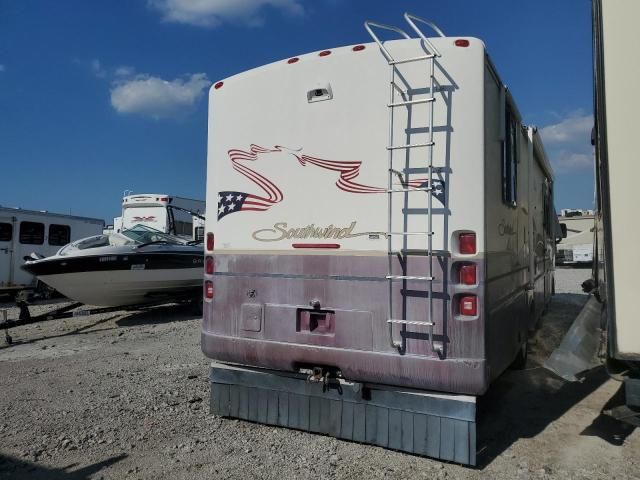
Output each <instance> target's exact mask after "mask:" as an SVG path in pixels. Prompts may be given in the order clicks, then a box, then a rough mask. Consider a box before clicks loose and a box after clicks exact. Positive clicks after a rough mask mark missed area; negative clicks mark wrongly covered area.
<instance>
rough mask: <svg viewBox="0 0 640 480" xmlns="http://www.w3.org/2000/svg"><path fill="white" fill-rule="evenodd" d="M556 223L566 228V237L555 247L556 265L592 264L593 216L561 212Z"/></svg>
mask: <svg viewBox="0 0 640 480" xmlns="http://www.w3.org/2000/svg"><path fill="white" fill-rule="evenodd" d="M558 222H560V224H564V225H565V226H566V232H567V236H566V237H565V238H563V239H562V240H561V241H560V243H558V245H557V246H556V264H558V265H570V264H572V265H576V264H590V263H591V262H593V240H594V216H593V214H591V215H588V214H584V215H583V214H579V215H574V214H572V213H571V212H567V211H565V210H563V215H561V216H559V217H558Z"/></svg>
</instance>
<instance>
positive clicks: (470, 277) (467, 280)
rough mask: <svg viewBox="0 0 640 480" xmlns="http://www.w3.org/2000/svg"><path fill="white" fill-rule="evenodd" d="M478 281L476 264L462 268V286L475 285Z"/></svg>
mask: <svg viewBox="0 0 640 480" xmlns="http://www.w3.org/2000/svg"><path fill="white" fill-rule="evenodd" d="M476 281H477V276H476V265H475V263H472V264H469V265H463V266H462V267H460V283H461V284H462V285H475V284H476Z"/></svg>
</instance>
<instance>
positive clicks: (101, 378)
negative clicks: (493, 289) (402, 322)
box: [0, 269, 640, 480]
mask: <svg viewBox="0 0 640 480" xmlns="http://www.w3.org/2000/svg"><path fill="white" fill-rule="evenodd" d="M588 276H589V271H588V270H573V269H560V270H558V272H557V283H556V291H557V293H558V294H557V295H556V297H555V298H554V300H553V302H552V304H551V305H550V308H549V313H548V314H547V315H546V316H545V318H544V321H543V326H542V328H541V329H540V331H539V332H538V333H537V335H536V336H535V337H534V338H533V340H532V344H531V350H530V356H529V363H528V365H527V369H526V370H524V371H508V372H506V373H505V374H504V375H503V376H502V377H501V378H499V379H498V380H497V381H496V382H495V384H494V385H493V386H492V388H491V389H490V391H489V392H488V393H487V394H486V395H485V396H484V397H482V398H481V399H480V401H479V407H480V412H479V416H480V425H479V432H480V440H479V444H480V448H481V453H480V461H481V465H480V466H479V467H478V468H476V469H470V468H465V467H462V466H459V465H454V464H447V463H443V462H438V461H434V460H430V459H427V458H421V457H417V456H413V455H406V454H402V453H399V452H394V451H390V450H385V449H383V448H379V447H372V446H367V445H360V444H355V443H350V442H344V441H340V440H336V439H333V438H329V437H324V436H320V435H313V434H307V433H303V432H297V431H292V430H287V429H282V428H274V427H268V426H264V425H257V424H252V423H248V422H243V421H237V420H229V419H223V418H219V417H215V416H212V415H210V414H209V413H208V406H207V405H208V404H207V402H208V393H209V390H208V382H207V369H208V362H207V360H206V359H205V358H203V356H202V354H201V352H200V346H199V340H200V338H199V328H200V322H199V320H198V319H197V318H194V317H193V316H191V315H190V314H189V313H188V312H185V311H184V309H181V308H179V307H176V306H167V307H161V308H156V309H154V310H151V311H147V312H144V313H139V312H138V313H135V312H117V313H111V314H104V315H97V316H92V317H86V318H82V317H77V318H72V319H66V320H54V321H49V322H43V323H39V324H35V325H29V326H24V327H19V328H15V329H14V330H13V331H12V335H13V337H14V345H12V346H8V347H7V346H1V347H0V478H1V479H5V478H6V479H38V478H47V479H49V478H60V479H73V480H79V479H85V478H87V479H88V478H91V479H99V478H104V479H116V478H131V479H138V478H139V479H162V478H166V479H196V478H208V479H209V478H224V479H247V478H264V479H278V480H281V479H289V478H313V479H323V478H347V479H356V478H408V477H412V478H425V479H426V478H430V479H432V478H438V479H443V478H449V479H462V478H465V479H467V478H468V479H479V478H489V479H505V480H506V479H509V480H511V479H552V478H560V479H572V480H573V479H599V478H602V479H605V478H606V479H612V478H616V479H627V478H628V479H639V478H640V473H639V472H640V469H639V468H638V463H639V462H640V458H639V456H638V453H639V452H640V434H639V433H638V432H637V431H634V430H632V429H630V428H627V427H625V426H624V425H622V424H619V423H616V422H614V421H610V420H608V418H607V417H604V416H602V415H600V411H601V409H602V408H603V407H604V406H605V404H607V402H608V401H609V400H610V398H611V397H612V396H614V394H616V392H617V391H618V388H619V384H617V383H615V382H614V381H613V380H610V379H608V377H607V376H606V374H605V373H604V372H603V371H602V369H596V370H594V371H592V372H590V373H589V374H588V375H587V376H586V378H585V379H584V381H583V382H582V383H576V384H569V383H565V382H563V381H561V380H559V379H558V378H557V377H554V376H553V375H551V374H550V373H547V372H546V371H545V370H543V369H542V368H541V367H540V364H541V363H542V362H543V361H544V359H545V358H546V356H548V354H549V353H550V351H551V350H552V349H553V348H554V347H555V346H556V345H557V344H558V343H559V341H560V339H561V337H562V335H563V333H564V331H566V329H567V328H568V326H569V325H570V324H571V321H572V319H573V317H575V315H576V314H577V313H578V311H579V310H580V308H581V306H582V305H583V304H584V302H585V301H586V298H587V297H586V295H584V294H581V293H579V292H580V287H579V284H580V282H582V280H584V279H585V278H587V277H588ZM9 306H10V305H4V308H8V307H9ZM2 307H3V306H2V305H0V308H2ZM43 308H51V306H49V307H43ZM16 315H17V312H16V310H15V309H12V310H10V318H15V316H16Z"/></svg>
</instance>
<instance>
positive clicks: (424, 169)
mask: <svg viewBox="0 0 640 480" xmlns="http://www.w3.org/2000/svg"><path fill="white" fill-rule="evenodd" d="M393 171H394V172H396V171H397V170H393ZM431 171H432V172H434V173H438V172H446V171H447V167H431ZM402 173H403V174H405V175H411V174H412V173H419V174H424V173H429V167H412V168H404V169H402ZM436 180H437V178H436Z"/></svg>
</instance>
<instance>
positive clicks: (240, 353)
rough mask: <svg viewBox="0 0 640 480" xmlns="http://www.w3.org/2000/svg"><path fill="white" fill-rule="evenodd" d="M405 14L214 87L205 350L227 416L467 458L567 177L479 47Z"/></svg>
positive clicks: (543, 270)
mask: <svg viewBox="0 0 640 480" xmlns="http://www.w3.org/2000/svg"><path fill="white" fill-rule="evenodd" d="M405 19H406V21H407V23H408V27H409V28H410V30H409V31H412V32H414V35H415V37H414V38H410V36H409V35H408V34H407V33H406V32H405V31H403V30H401V29H398V28H395V27H389V26H386V25H381V24H377V23H373V22H367V23H366V29H367V31H368V33H369V34H370V35H371V37H372V38H373V40H374V41H373V42H372V43H366V44H359V45H350V46H344V47H338V48H331V49H327V50H322V51H319V52H312V53H308V54H304V55H299V56H296V57H292V58H289V59H284V60H281V61H277V62H274V63H271V64H269V65H265V66H262V67H259V68H255V69H253V70H250V71H248V72H244V73H240V74H238V75H235V76H233V77H230V78H227V79H224V80H221V81H219V82H217V83H215V84H214V85H213V86H212V88H211V90H210V95H209V144H208V164H207V206H208V211H209V212H210V213H211V212H212V211H213V209H214V208H215V209H217V216H216V215H211V214H210V215H209V216H208V217H207V220H206V241H205V244H206V247H205V252H206V253H205V255H206V256H205V267H206V268H205V288H204V293H205V299H204V300H205V301H204V317H203V323H202V341H201V345H202V350H203V352H204V353H205V355H206V356H207V357H209V358H211V359H213V360H214V361H215V362H216V363H214V364H213V366H212V370H211V375H210V378H211V382H212V392H211V395H212V401H211V405H212V410H213V411H214V412H215V413H217V414H219V415H223V416H230V417H236V418H244V419H249V420H253V421H260V422H263V423H269V424H273V425H282V426H288V427H293V428H299V429H303V430H309V431H314V432H322V433H326V434H331V435H334V436H337V437H340V438H345V439H350V440H356V441H360V442H367V443H373V444H377V445H381V446H385V447H390V448H394V449H398V450H405V451H409V452H413V453H416V454H421V455H429V456H435V457H438V458H443V459H447V460H451V461H455V462H459V463H468V464H473V463H475V461H476V443H475V442H476V437H475V432H476V417H475V398H476V396H477V395H481V394H482V393H484V392H485V391H486V390H487V388H488V387H489V384H490V382H491V381H492V380H493V379H495V378H496V377H497V376H498V375H500V374H501V373H502V372H503V371H504V370H505V369H506V368H507V367H509V366H510V365H513V366H517V367H523V366H524V364H525V362H526V353H527V337H528V332H529V330H530V329H531V328H533V327H534V326H535V325H536V324H537V322H538V321H539V319H540V317H541V315H542V313H543V311H544V309H545V306H546V304H547V302H548V301H549V300H550V298H551V294H552V291H553V269H554V252H555V250H554V248H555V240H556V238H555V237H556V232H557V230H556V217H555V213H554V208H553V174H552V171H551V167H550V165H549V162H548V160H547V157H546V155H545V151H544V148H543V146H542V143H541V140H540V137H539V135H538V133H537V130H536V128H535V127H531V126H526V125H525V124H523V122H522V118H521V115H520V113H519V112H518V109H517V108H516V105H515V102H514V100H513V98H512V97H511V95H510V93H509V91H508V90H507V88H506V87H505V86H504V84H503V82H502V81H501V80H500V77H499V75H498V73H497V71H496V69H495V67H494V65H493V64H492V62H491V60H490V59H489V57H488V55H487V51H486V49H485V45H484V43H483V42H482V41H481V40H478V39H476V38H470V37H447V36H445V35H444V34H443V33H442V31H441V30H440V29H438V28H437V27H436V26H435V25H433V24H432V23H430V22H428V21H424V20H421V19H419V18H417V17H415V16H412V15H408V14H406V15H405ZM420 23H421V24H427V25H428V26H430V27H431V28H432V29H433V31H434V32H435V34H436V35H435V38H427V37H426V36H425V35H424V34H423V32H422V31H421V29H420V28H419V27H418V24H420ZM381 29H385V30H392V31H394V32H396V33H398V34H399V35H400V36H401V37H402V38H401V39H400V40H392V41H385V42H382V41H381V40H380V38H379V37H378V32H380V30H381Z"/></svg>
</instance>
